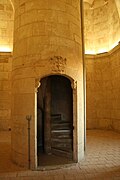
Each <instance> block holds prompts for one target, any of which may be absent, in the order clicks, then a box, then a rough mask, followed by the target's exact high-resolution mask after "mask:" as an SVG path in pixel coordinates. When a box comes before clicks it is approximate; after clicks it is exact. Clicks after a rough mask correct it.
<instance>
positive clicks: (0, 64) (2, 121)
mask: <svg viewBox="0 0 120 180" xmlns="http://www.w3.org/2000/svg"><path fill="white" fill-rule="evenodd" d="M11 71H12V56H11V54H10V53H0V130H8V129H9V128H10V127H11Z"/></svg>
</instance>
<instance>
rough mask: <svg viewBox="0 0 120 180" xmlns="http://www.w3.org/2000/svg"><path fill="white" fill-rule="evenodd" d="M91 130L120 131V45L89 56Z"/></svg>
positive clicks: (89, 113) (87, 59)
mask: <svg viewBox="0 0 120 180" xmlns="http://www.w3.org/2000/svg"><path fill="white" fill-rule="evenodd" d="M86 74H87V82H86V83H87V93H86V94H87V129H94V128H95V129H113V130H115V131H120V113H119V112H120V99H119V97H120V83H119V79H120V45H119V46H117V47H116V48H114V49H113V50H112V51H110V52H109V53H105V54H101V55H94V56H92V55H87V56H86Z"/></svg>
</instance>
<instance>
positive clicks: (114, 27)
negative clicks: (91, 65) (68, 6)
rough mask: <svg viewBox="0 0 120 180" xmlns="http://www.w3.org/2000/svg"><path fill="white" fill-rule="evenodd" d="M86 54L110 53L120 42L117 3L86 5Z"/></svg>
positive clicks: (101, 2) (119, 19)
mask: <svg viewBox="0 0 120 180" xmlns="http://www.w3.org/2000/svg"><path fill="white" fill-rule="evenodd" d="M84 27H85V51H86V54H97V53H101V52H108V51H109V50H110V49H113V47H114V46H116V44H117V43H118V42H119V40H120V33H119V32H120V17H119V12H118V9H117V6H116V1H115V0H111V1H108V2H107V1H106V2H105V1H104V0H99V1H98V0H94V3H93V4H92V5H91V4H89V3H84Z"/></svg>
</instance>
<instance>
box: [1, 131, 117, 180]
mask: <svg viewBox="0 0 120 180" xmlns="http://www.w3.org/2000/svg"><path fill="white" fill-rule="evenodd" d="M86 145H87V146H86V153H85V158H84V159H83V160H82V162H81V163H78V164H76V165H72V166H69V167H64V168H62V169H56V170H49V171H48V170H45V171H29V170H26V169H24V168H20V167H18V166H16V165H15V164H13V163H12V161H11V152H10V146H11V145H10V133H9V132H0V180H8V179H9V180H14V179H15V180H26V179H27V180H37V179H38V180H39V179H42V180H81V179H86V180H88V179H100V180H101V179H105V180H106V179H108V180H118V179H120V153H119V152H120V134H119V133H115V132H112V131H104V130H89V131H87V144H86Z"/></svg>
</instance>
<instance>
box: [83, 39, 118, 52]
mask: <svg viewBox="0 0 120 180" xmlns="http://www.w3.org/2000/svg"><path fill="white" fill-rule="evenodd" d="M118 44H119V41H117V42H115V43H114V44H112V45H111V46H110V48H106V49H105V48H103V49H102V48H101V49H98V50H97V51H95V50H85V54H93V55H94V54H101V53H106V52H109V51H110V50H112V49H113V48H114V47H116V46H117V45H118Z"/></svg>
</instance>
